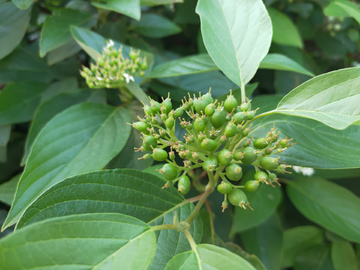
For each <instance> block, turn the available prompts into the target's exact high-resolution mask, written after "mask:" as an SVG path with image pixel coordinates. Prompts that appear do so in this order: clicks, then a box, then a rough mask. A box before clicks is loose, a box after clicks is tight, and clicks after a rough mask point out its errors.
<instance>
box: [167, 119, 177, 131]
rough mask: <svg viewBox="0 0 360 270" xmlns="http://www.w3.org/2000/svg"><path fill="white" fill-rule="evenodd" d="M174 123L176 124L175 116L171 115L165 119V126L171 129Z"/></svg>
mask: <svg viewBox="0 0 360 270" xmlns="http://www.w3.org/2000/svg"><path fill="white" fill-rule="evenodd" d="M174 125H175V120H174V118H172V117H170V118H168V119H166V121H165V126H166V127H167V128H170V129H171V128H172V127H173V126H174Z"/></svg>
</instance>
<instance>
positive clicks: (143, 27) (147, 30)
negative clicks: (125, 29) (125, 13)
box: [131, 13, 181, 38]
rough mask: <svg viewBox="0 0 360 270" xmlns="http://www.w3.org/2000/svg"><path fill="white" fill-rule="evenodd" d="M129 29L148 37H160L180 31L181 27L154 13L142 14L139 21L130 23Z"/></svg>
mask: <svg viewBox="0 0 360 270" xmlns="http://www.w3.org/2000/svg"><path fill="white" fill-rule="evenodd" d="M131 29H133V30H134V31H136V32H137V33H139V34H141V35H143V36H146V37H150V38H162V37H167V36H171V35H175V34H178V33H180V32H181V28H180V27H179V26H178V25H176V24H175V23H173V22H172V21H171V20H169V19H167V18H165V17H162V16H160V15H157V14H155V13H154V14H152V13H146V14H143V15H142V16H141V19H140V21H139V22H135V23H133V24H132V25H131Z"/></svg>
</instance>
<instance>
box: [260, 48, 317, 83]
mask: <svg viewBox="0 0 360 270" xmlns="http://www.w3.org/2000/svg"><path fill="white" fill-rule="evenodd" d="M259 68H260V69H274V70H286V71H293V72H297V73H301V74H305V75H309V76H311V77H314V76H315V75H314V74H313V73H312V72H310V71H308V70H307V69H305V68H304V67H302V66H301V65H299V64H298V63H297V62H295V61H294V60H292V59H291V58H289V57H287V56H285V55H282V54H278V53H269V54H268V55H266V56H265V58H264V59H263V60H262V61H261V63H260V66H259Z"/></svg>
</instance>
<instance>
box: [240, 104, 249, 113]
mask: <svg viewBox="0 0 360 270" xmlns="http://www.w3.org/2000/svg"><path fill="white" fill-rule="evenodd" d="M248 109H249V105H248V104H247V103H242V104H241V105H240V111H242V112H245V111H247V110H248Z"/></svg>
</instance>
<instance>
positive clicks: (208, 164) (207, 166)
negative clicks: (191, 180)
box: [203, 157, 219, 172]
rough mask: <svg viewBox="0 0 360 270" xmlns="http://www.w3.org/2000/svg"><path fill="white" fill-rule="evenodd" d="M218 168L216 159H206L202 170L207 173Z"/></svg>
mask: <svg viewBox="0 0 360 270" xmlns="http://www.w3.org/2000/svg"><path fill="white" fill-rule="evenodd" d="M218 166H219V161H218V159H217V157H208V158H207V159H205V161H204V163H203V169H204V171H207V172H212V171H215V170H216V168H217V167H218Z"/></svg>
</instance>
